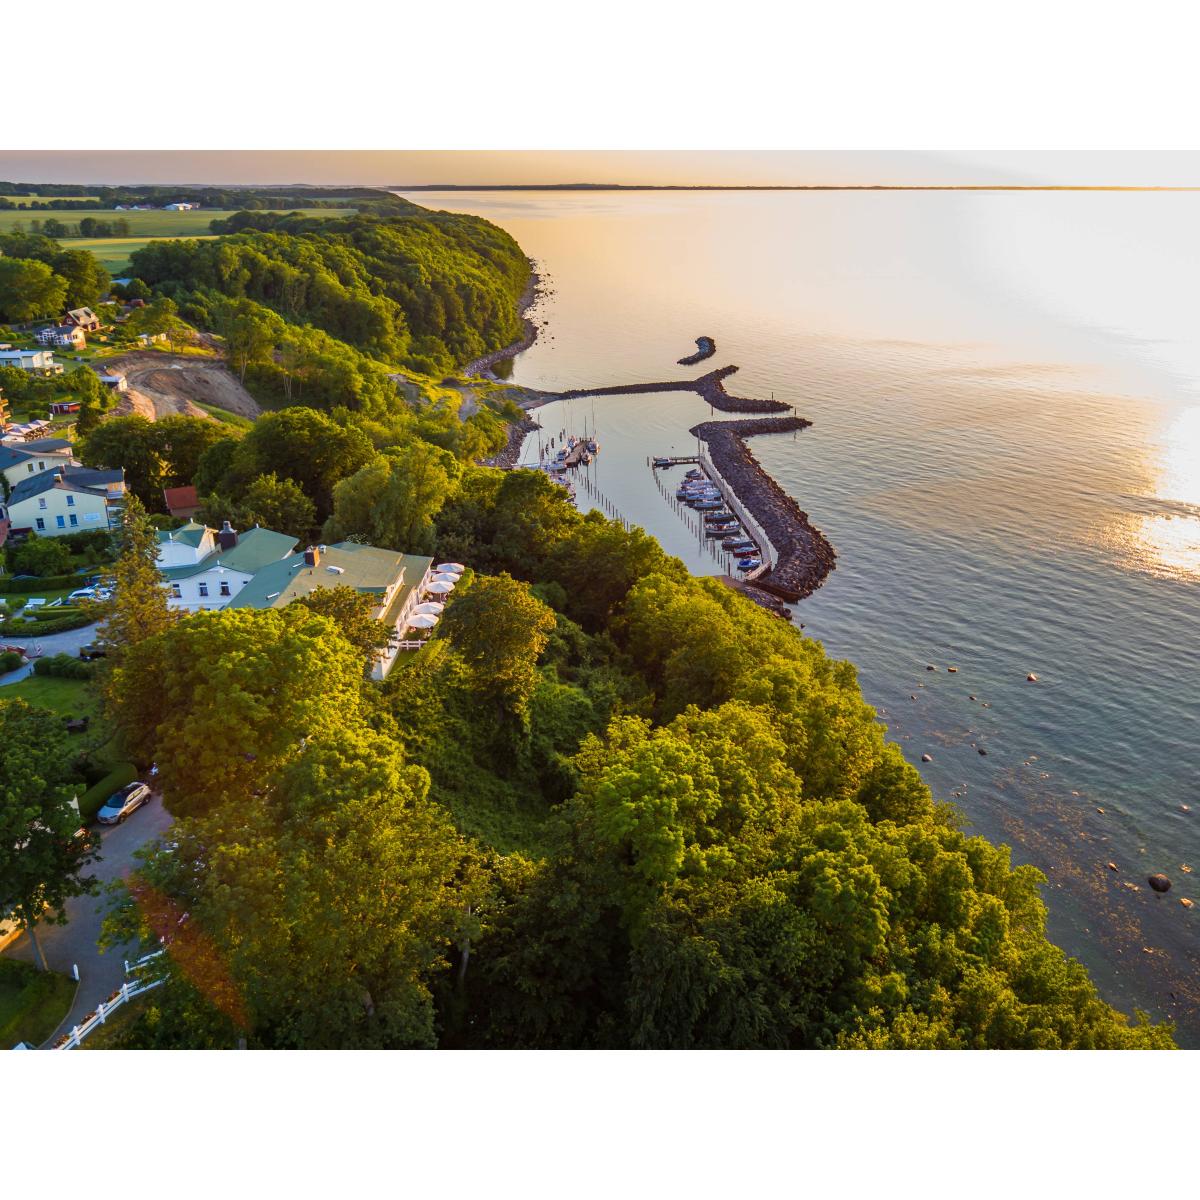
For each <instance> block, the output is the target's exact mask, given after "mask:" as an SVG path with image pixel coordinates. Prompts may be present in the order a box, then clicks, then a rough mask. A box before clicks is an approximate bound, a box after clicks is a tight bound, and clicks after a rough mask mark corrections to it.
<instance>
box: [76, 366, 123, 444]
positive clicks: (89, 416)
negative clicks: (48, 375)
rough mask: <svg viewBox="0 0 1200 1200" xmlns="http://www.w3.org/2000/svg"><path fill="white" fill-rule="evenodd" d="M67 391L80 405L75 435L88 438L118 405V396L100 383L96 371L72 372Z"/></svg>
mask: <svg viewBox="0 0 1200 1200" xmlns="http://www.w3.org/2000/svg"><path fill="white" fill-rule="evenodd" d="M66 389H67V391H68V392H69V393H70V398H71V399H72V400H76V401H78V403H79V416H78V417H77V418H76V421H75V435H76V437H79V438H86V437H87V436H88V435H89V434H90V433H92V431H93V430H95V428H96V427H97V426H98V425H99V424H100V421H101V419H102V418H103V417H104V415H105V414H106V413H107V412H108V411H109V410H110V409H112V407H113V406H114V405H115V404H116V402H117V397H116V394H115V393H114V392H113V391H112V389H111V388H107V387H105V386H104V384H102V383H101V382H100V377H99V376H98V375H97V374H96V373H95V372H94V371H88V370H79V371H72V372H71V374H70V375H68V376H67V379H66Z"/></svg>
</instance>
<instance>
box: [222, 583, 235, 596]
mask: <svg viewBox="0 0 1200 1200" xmlns="http://www.w3.org/2000/svg"><path fill="white" fill-rule="evenodd" d="M231 594H232V593H231V592H230V591H229V581H228V580H225V579H222V580H221V595H222V596H229V595H231Z"/></svg>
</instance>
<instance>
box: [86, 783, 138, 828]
mask: <svg viewBox="0 0 1200 1200" xmlns="http://www.w3.org/2000/svg"><path fill="white" fill-rule="evenodd" d="M149 799H150V789H149V787H147V786H146V784H144V783H142V782H140V781H137V780H135V781H134V782H133V783H127V784H126V785H125V786H124V787H123V788H121V789H120V790H119V791H116V792H113V794H112V795H111V796H109V798H108V799H107V800H105V802H104V806H103V807H102V808H101V809H100V811H99V812H98V813H97V814H96V820H97V821H99V822H100V824H101V825H120V823H121V822H122V821H124V820H125V818H126V817H127V816H129V814H130V813H131V812H136V811H137V810H138V809H139V808H141V807H142V805H143V804H145V803H146V802H147V801H148V800H149Z"/></svg>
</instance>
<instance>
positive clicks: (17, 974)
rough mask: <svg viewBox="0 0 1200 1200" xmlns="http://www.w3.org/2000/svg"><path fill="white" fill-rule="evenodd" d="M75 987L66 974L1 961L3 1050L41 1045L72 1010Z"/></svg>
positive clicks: (0, 1033)
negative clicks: (18, 1046)
mask: <svg viewBox="0 0 1200 1200" xmlns="http://www.w3.org/2000/svg"><path fill="white" fill-rule="evenodd" d="M76 986H77V985H76V983H75V981H74V980H73V979H68V978H67V976H66V975H59V974H57V973H56V972H54V971H39V970H37V969H36V968H35V967H33V966H32V965H31V964H29V963H24V962H18V961H16V960H15V959H12V958H0V1047H2V1048H3V1049H4V1050H11V1049H12V1047H13V1046H15V1045H16V1044H17V1043H18V1042H28V1043H29V1044H30V1045H31V1046H40V1045H41V1044H42V1043H43V1042H44V1041H45V1040H46V1039H47V1038H48V1037H49V1036H50V1035H51V1034H52V1033H53V1032H54V1031H55V1030H56V1029H57V1028H58V1026H59V1024H60V1023H61V1022H62V1019H63V1018H64V1017H65V1016H66V1015H67V1013H68V1012H69V1011H70V1008H71V1004H72V1003H73V1001H74V999H75V988H76Z"/></svg>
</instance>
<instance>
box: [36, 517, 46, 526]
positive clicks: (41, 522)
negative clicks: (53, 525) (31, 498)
mask: <svg viewBox="0 0 1200 1200" xmlns="http://www.w3.org/2000/svg"><path fill="white" fill-rule="evenodd" d="M37 527H38V528H39V529H45V528H46V522H45V521H44V520H43V519H42V518H41V517H38V519H37Z"/></svg>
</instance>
